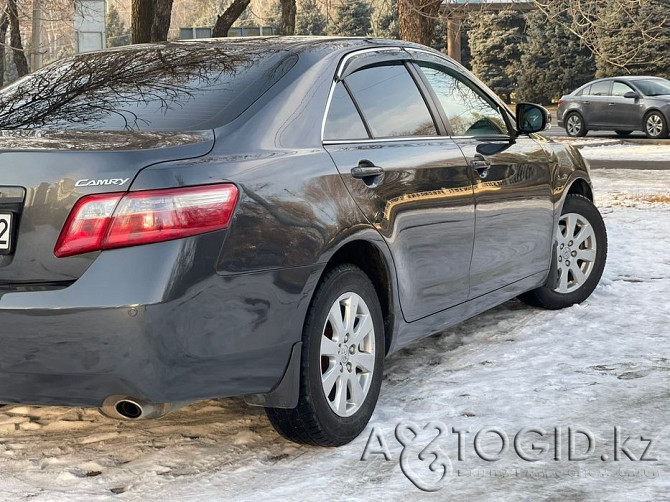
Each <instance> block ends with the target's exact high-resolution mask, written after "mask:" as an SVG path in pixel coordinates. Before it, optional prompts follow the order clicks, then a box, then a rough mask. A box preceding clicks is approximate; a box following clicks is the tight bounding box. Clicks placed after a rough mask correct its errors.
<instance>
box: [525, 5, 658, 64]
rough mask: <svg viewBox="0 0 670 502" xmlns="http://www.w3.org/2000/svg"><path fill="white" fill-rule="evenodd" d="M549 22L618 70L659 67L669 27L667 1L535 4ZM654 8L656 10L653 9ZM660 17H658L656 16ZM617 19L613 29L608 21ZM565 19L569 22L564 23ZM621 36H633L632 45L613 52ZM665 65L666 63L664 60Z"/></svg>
mask: <svg viewBox="0 0 670 502" xmlns="http://www.w3.org/2000/svg"><path fill="white" fill-rule="evenodd" d="M533 3H534V4H535V5H536V6H537V8H538V9H540V10H541V11H542V12H543V13H544V14H545V15H546V17H547V19H548V21H549V22H555V23H560V24H562V25H563V26H564V27H565V28H567V29H568V30H569V31H570V32H571V33H573V34H574V35H575V36H577V37H578V38H579V39H580V40H581V41H582V43H583V44H584V45H585V46H586V47H588V48H589V49H590V50H591V52H592V53H593V54H594V56H595V57H596V58H597V59H598V60H599V61H601V62H604V63H605V64H607V65H610V66H612V67H615V68H619V69H626V68H630V67H635V66H639V65H649V64H652V65H653V64H658V63H662V62H663V61H661V60H662V59H665V58H667V52H666V51H665V50H661V51H660V52H659V51H657V50H654V48H659V47H661V46H663V47H667V44H668V40H667V35H668V25H670V1H668V0H647V1H646V2H641V1H640V0H534V1H533ZM653 7H655V8H656V10H654V9H653ZM659 14H660V15H659ZM617 17H618V18H620V20H621V23H620V24H619V25H618V26H617V25H616V23H614V26H613V25H611V24H609V23H608V20H611V19H613V18H617ZM566 19H568V20H570V21H571V22H569V23H566V21H565V20H566ZM617 30H618V31H619V32H620V35H626V34H628V35H630V34H634V37H635V44H631V45H630V46H626V47H625V48H623V46H622V47H621V48H622V50H613V49H614V48H615V47H616V46H617V44H613V43H612V42H614V41H616V40H617V38H618V36H617ZM666 61H667V60H666Z"/></svg>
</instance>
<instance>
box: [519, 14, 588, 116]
mask: <svg viewBox="0 0 670 502" xmlns="http://www.w3.org/2000/svg"><path fill="white" fill-rule="evenodd" d="M570 23H571V18H570V16H569V15H568V14H567V13H565V12H556V13H554V15H552V16H551V18H550V19H547V16H546V15H545V14H544V13H542V12H540V11H536V12H532V13H530V14H528V15H527V16H526V41H525V43H524V44H523V46H522V55H521V66H520V74H519V86H518V96H517V97H518V99H519V100H521V101H532V102H534V103H545V104H547V103H551V102H552V101H554V100H556V99H558V98H560V97H561V96H562V95H563V94H567V93H569V92H571V91H573V90H574V89H575V88H576V87H578V86H580V85H582V84H584V83H586V82H588V81H589V80H592V79H593V76H594V74H595V70H596V68H595V60H594V58H593V54H592V53H591V51H590V50H589V49H588V48H587V47H586V46H584V44H583V43H582V41H581V40H580V39H579V38H578V37H577V36H576V35H574V34H573V33H571V32H570V31H569V29H568V26H570Z"/></svg>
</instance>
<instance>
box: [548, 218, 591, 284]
mask: <svg viewBox="0 0 670 502" xmlns="http://www.w3.org/2000/svg"><path fill="white" fill-rule="evenodd" d="M556 241H557V243H558V249H557V255H558V256H557V262H558V286H557V287H556V288H555V289H554V291H556V292H558V293H572V292H573V291H575V290H577V289H579V288H580V287H581V286H582V285H583V284H584V283H585V282H586V280H587V279H588V278H589V276H590V275H591V272H592V271H593V267H594V264H595V261H596V235H595V232H594V230H593V226H592V225H591V224H590V223H589V221H588V220H587V219H586V218H584V216H582V215H581V214H577V213H567V214H564V215H562V216H561V219H560V220H559V222H558V228H557V230H556Z"/></svg>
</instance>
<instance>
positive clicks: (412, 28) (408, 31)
mask: <svg viewBox="0 0 670 502" xmlns="http://www.w3.org/2000/svg"><path fill="white" fill-rule="evenodd" d="M441 4H442V0H398V28H399V30H400V38H401V39H402V40H407V41H409V42H417V43H420V44H423V45H430V42H431V40H432V39H433V33H434V32H435V20H436V19H437V17H438V15H439V12H440V5H441Z"/></svg>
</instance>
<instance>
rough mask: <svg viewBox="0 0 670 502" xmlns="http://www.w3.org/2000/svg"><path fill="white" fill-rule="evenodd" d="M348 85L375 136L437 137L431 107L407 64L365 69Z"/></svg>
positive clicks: (356, 74)
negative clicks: (429, 107) (428, 105)
mask: <svg viewBox="0 0 670 502" xmlns="http://www.w3.org/2000/svg"><path fill="white" fill-rule="evenodd" d="M346 82H347V85H348V86H349V89H350V90H351V93H352V94H353V96H354V99H355V100H356V102H357V103H358V106H359V108H360V109H361V112H362V114H363V118H364V119H365V121H366V122H367V124H368V127H369V128H370V132H371V133H372V135H373V137H375V138H389V137H402V136H436V135H437V129H436V128H435V123H434V122H433V118H432V116H431V115H430V112H429V111H428V107H427V106H426V103H425V101H424V100H423V97H422V96H421V93H420V92H419V89H418V88H417V86H416V84H415V83H414V79H412V77H411V75H410V74H409V72H408V71H407V68H405V66H404V65H401V64H398V65H390V66H375V67H372V68H365V69H363V70H360V71H357V72H356V73H353V74H352V75H350V76H349V77H347V79H346Z"/></svg>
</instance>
